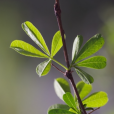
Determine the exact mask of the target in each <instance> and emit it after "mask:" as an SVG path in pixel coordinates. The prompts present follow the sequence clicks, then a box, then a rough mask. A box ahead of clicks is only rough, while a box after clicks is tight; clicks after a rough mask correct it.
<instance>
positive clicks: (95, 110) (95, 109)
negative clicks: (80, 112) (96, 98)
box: [88, 107, 100, 114]
mask: <svg viewBox="0 0 114 114" xmlns="http://www.w3.org/2000/svg"><path fill="white" fill-rule="evenodd" d="M99 108H100V107H98V108H96V109H95V110H93V111H91V112H90V113H88V114H91V113H93V112H94V111H96V110H98V109H99Z"/></svg>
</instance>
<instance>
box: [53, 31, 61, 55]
mask: <svg viewBox="0 0 114 114" xmlns="http://www.w3.org/2000/svg"><path fill="white" fill-rule="evenodd" d="M62 46H63V43H62V37H61V33H60V31H58V32H56V33H55V35H54V37H53V40H52V46H51V57H53V56H54V55H55V54H56V53H57V52H58V51H59V50H60V49H61V47H62Z"/></svg>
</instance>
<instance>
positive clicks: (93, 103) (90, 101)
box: [83, 91, 108, 107]
mask: <svg viewBox="0 0 114 114" xmlns="http://www.w3.org/2000/svg"><path fill="white" fill-rule="evenodd" d="M107 102H108V96H107V93H105V92H103V91H100V92H96V93H93V94H91V95H90V96H89V97H88V98H86V99H85V100H84V101H83V104H87V107H101V106H104V105H105V104H106V103H107Z"/></svg>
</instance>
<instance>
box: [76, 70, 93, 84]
mask: <svg viewBox="0 0 114 114" xmlns="http://www.w3.org/2000/svg"><path fill="white" fill-rule="evenodd" d="M75 70H76V72H77V74H78V75H79V77H80V78H81V79H82V81H83V82H85V83H87V84H91V83H93V81H94V79H93V77H92V76H90V75H89V74H87V73H86V72H84V71H83V70H81V69H79V68H75Z"/></svg>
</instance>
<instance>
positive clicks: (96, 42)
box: [75, 34, 104, 63]
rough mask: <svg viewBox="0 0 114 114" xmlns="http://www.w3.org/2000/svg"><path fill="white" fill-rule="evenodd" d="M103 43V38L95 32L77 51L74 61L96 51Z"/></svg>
mask: <svg viewBox="0 0 114 114" xmlns="http://www.w3.org/2000/svg"><path fill="white" fill-rule="evenodd" d="M103 44H104V39H103V37H101V35H100V34H97V35H95V36H93V37H92V38H90V39H89V40H88V41H87V43H86V44H85V45H84V46H83V48H82V49H81V50H80V52H79V53H78V55H77V59H76V61H75V63H76V62H78V61H80V60H82V59H84V58H86V57H88V56H90V55H92V54H94V53H96V52H97V51H98V50H99V49H101V48H102V46H103Z"/></svg>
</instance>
